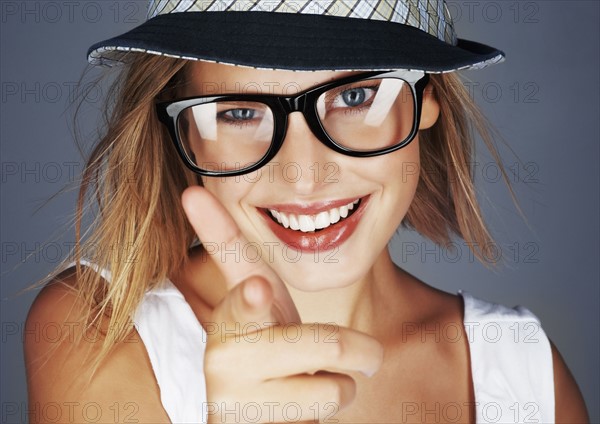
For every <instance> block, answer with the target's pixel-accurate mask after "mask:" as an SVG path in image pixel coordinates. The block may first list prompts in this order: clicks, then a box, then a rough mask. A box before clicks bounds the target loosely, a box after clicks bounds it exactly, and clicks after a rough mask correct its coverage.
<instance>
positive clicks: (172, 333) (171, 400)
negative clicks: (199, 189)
mask: <svg viewBox="0 0 600 424" xmlns="http://www.w3.org/2000/svg"><path fill="white" fill-rule="evenodd" d="M80 263H81V264H82V265H86V266H90V267H92V268H93V269H94V270H95V271H96V272H99V273H100V275H102V277H103V278H104V279H105V280H106V281H108V282H110V272H109V271H108V270H105V269H99V267H98V266H97V265H95V264H93V263H91V262H89V261H87V260H82V261H81V262H80ZM73 265H75V262H72V263H71V264H69V265H68V266H67V267H70V266H73ZM132 319H133V323H134V326H135V329H136V330H137V332H138V334H139V335H140V338H141V339H142V342H143V343H144V346H145V348H146V351H147V353H148V357H149V358H150V363H151V365H152V369H153V371H154V375H155V377H156V381H157V383H158V387H159V389H160V399H161V403H162V405H163V407H164V409H165V411H166V412H167V414H168V415H169V418H170V420H171V422H173V423H205V422H207V400H206V382H205V379H204V351H205V344H206V338H207V335H206V332H205V331H204V329H203V328H202V326H201V325H200V323H199V322H198V320H197V318H196V315H195V314H194V312H193V310H192V308H191V307H190V305H189V304H188V303H187V301H186V300H185V297H184V296H183V294H182V293H181V292H180V291H179V290H178V289H177V287H175V285H174V284H173V283H172V282H171V281H170V280H168V279H167V280H165V281H164V282H163V284H160V285H159V286H158V287H156V288H153V289H152V290H149V291H148V292H146V294H145V295H144V298H143V299H142V301H141V303H140V304H139V306H138V308H137V309H136V311H135V313H134V315H133V317H132Z"/></svg>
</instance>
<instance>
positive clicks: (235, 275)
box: [181, 186, 298, 321]
mask: <svg viewBox="0 0 600 424" xmlns="http://www.w3.org/2000/svg"><path fill="white" fill-rule="evenodd" d="M181 200H182V204H183V209H184V210H185V213H186V215H187V217H188V219H189V221H190V224H191V225H192V227H193V228H194V231H195V232H196V234H197V235H198V238H199V239H200V242H201V243H209V242H210V243H213V246H215V248H216V249H217V251H216V252H213V258H214V260H215V263H216V265H217V267H218V268H219V270H220V271H221V272H222V273H223V275H224V277H225V281H226V284H227V288H228V289H229V290H231V289H232V288H233V287H235V286H237V285H238V284H240V283H241V282H242V281H244V280H246V279H248V278H249V277H251V276H260V277H263V278H264V279H266V280H267V281H268V282H269V283H270V284H271V286H272V287H273V295H274V301H275V305H276V306H277V307H278V309H280V312H282V313H283V317H284V318H288V319H289V320H293V321H298V317H297V312H295V311H296V308H295V306H294V305H293V302H292V299H291V297H290V295H289V292H288V291H287V289H286V287H285V285H284V284H283V282H282V281H281V279H279V277H278V276H277V275H276V274H275V272H274V271H273V270H272V269H271V268H270V267H269V266H268V265H267V264H266V263H265V262H263V261H262V260H258V261H248V260H246V259H245V258H244V255H227V254H226V255H223V254H220V255H218V257H215V253H221V252H222V251H228V252H232V251H234V249H243V248H245V246H248V244H247V243H248V240H246V238H245V237H244V235H243V234H242V232H241V231H240V229H239V227H238V226H237V224H236V223H235V221H234V220H233V218H232V217H231V215H230V214H229V212H228V211H227V209H225V207H224V206H223V205H222V204H221V203H220V202H219V200H218V199H217V198H215V197H214V196H213V195H212V194H211V193H210V192H209V191H208V190H207V189H205V188H204V187H201V186H193V187H188V188H187V189H186V190H185V191H184V192H183V195H182V197H181Z"/></svg>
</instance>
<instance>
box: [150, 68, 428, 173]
mask: <svg viewBox="0 0 600 424" xmlns="http://www.w3.org/2000/svg"><path fill="white" fill-rule="evenodd" d="M380 78H397V79H401V80H403V81H405V82H407V83H408V85H409V86H410V90H411V93H412V95H413V100H414V102H413V104H414V106H413V107H414V110H413V116H414V119H413V126H412V129H411V132H410V134H409V135H408V136H407V137H406V138H405V139H404V140H403V141H401V142H400V143H398V144H395V145H393V146H388V147H384V148H381V149H377V150H372V151H356V150H352V149H348V148H346V147H344V146H341V145H339V144H338V143H336V142H335V141H334V140H333V139H332V138H331V137H330V136H329V135H328V134H327V132H326V131H325V129H324V128H323V125H322V123H321V120H320V119H319V113H318V110H317V100H318V99H319V96H320V95H321V94H323V93H324V92H326V91H329V90H331V89H333V88H335V87H338V86H342V85H346V84H350V83H353V82H357V81H364V80H371V79H380ZM428 82H429V74H428V73H426V72H424V71H414V70H395V71H371V72H364V73H360V74H356V75H351V76H349V77H344V78H340V79H338V80H335V81H332V82H328V83H325V84H321V85H318V86H315V87H311V88H309V89H307V90H304V91H302V92H300V93H298V94H295V95H293V96H281V95H276V94H235V93H232V94H218V95H210V96H192V97H185V98H182V99H177V100H171V101H158V102H157V103H156V104H155V108H156V112H157V115H158V119H159V120H160V122H162V123H163V124H164V125H166V126H167V129H168V130H169V135H170V136H171V140H172V141H173V143H174V145H175V148H176V149H177V152H178V153H179V155H180V156H181V158H182V159H183V162H184V164H185V165H186V166H187V167H188V168H189V169H191V170H192V171H194V172H195V173H196V174H199V175H202V176H207V177H234V176H239V175H244V174H248V173H250V172H252V171H255V170H257V169H259V168H261V167H263V166H264V165H266V164H267V163H268V162H269V161H270V160H271V159H273V158H274V157H275V155H276V154H277V153H278V152H279V150H280V149H281V146H282V145H283V142H284V141H285V136H286V133H287V125H288V116H289V114H290V113H292V112H301V113H302V115H303V116H304V119H305V120H306V123H307V124H308V127H309V128H310V130H311V131H312V133H313V135H314V136H315V137H316V138H317V139H318V140H319V141H320V142H321V143H322V144H324V145H325V146H327V147H329V148H330V149H332V150H334V151H336V152H338V153H341V154H343V155H346V156H353V157H373V156H380V155H385V154H387V153H392V152H394V151H396V150H399V149H401V148H403V147H405V146H407V145H408V144H409V143H410V142H411V141H412V140H413V139H414V138H415V136H416V135H417V132H418V130H419V125H420V122H421V109H422V102H423V91H424V89H425V87H426V86H427V83H428ZM217 100H219V101H248V102H257V103H262V104H265V105H267V106H268V107H270V108H271V110H272V112H273V137H272V138H271V144H270V145H269V149H268V150H267V152H266V153H265V154H264V155H263V157H262V158H260V159H259V160H258V161H256V162H255V163H254V164H252V165H250V166H247V167H245V168H242V169H235V170H228V171H209V170H205V169H202V168H200V167H198V166H197V165H195V164H194V162H193V161H192V160H191V159H190V157H189V156H188V153H187V152H186V150H185V148H184V147H183V142H182V141H181V138H180V137H179V129H178V126H177V120H178V119H179V115H180V114H181V112H182V111H183V110H185V109H187V108H189V107H192V106H197V105H201V104H206V103H212V102H215V101H217ZM311 106H312V107H311Z"/></svg>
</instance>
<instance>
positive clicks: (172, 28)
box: [88, 0, 505, 73]
mask: <svg viewBox="0 0 600 424" xmlns="http://www.w3.org/2000/svg"><path fill="white" fill-rule="evenodd" d="M128 52H143V53H148V54H154V55H163V56H169V57H175V58H182V59H188V60H202V61H209V62H217V63H225V64H232V65H238V66H248V67H253V68H259V69H280V70H297V71H317V70H332V71H339V70H388V69H411V70H420V71H425V72H431V73H440V72H451V71H456V70H460V69H480V68H483V67H486V66H488V65H491V64H494V63H499V62H501V61H503V60H504V56H505V55H504V53H503V52H502V51H500V50H498V49H496V48H493V47H490V46H487V45H485V44H481V43H477V42H474V41H469V40H464V39H460V38H458V37H457V35H456V33H455V31H454V26H453V22H452V17H451V15H450V13H449V11H448V8H447V6H446V3H445V2H444V1H443V0H150V2H149V7H148V19H147V20H146V21H145V22H144V23H142V24H141V25H139V26H137V27H135V28H133V29H132V30H130V31H128V32H126V33H124V34H121V35H119V36H117V37H114V38H110V39H107V40H104V41H101V42H99V43H96V44H94V45H92V46H91V47H90V48H89V50H88V61H89V63H91V64H92V65H105V66H113V65H115V64H119V63H120V62H122V61H123V60H124V56H125V55H127V53H128Z"/></svg>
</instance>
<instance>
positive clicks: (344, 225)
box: [259, 196, 369, 252]
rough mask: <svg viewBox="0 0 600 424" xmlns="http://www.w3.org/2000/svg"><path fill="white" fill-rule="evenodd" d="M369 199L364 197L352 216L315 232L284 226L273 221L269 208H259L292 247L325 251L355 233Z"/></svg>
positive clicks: (338, 244) (268, 223)
mask: <svg viewBox="0 0 600 424" xmlns="http://www.w3.org/2000/svg"><path fill="white" fill-rule="evenodd" d="M368 200H369V196H366V197H364V198H362V199H361V201H360V204H359V205H358V208H357V209H356V210H355V211H354V213H353V214H352V215H351V216H350V217H348V218H345V219H344V220H342V221H339V222H337V223H335V224H333V225H330V226H329V227H327V228H325V229H323V230H320V231H317V232H314V233H303V232H302V231H295V230H291V229H289V228H284V227H282V226H281V225H279V224H278V223H276V222H275V221H273V219H272V218H271V214H270V213H269V211H268V210H266V209H259V211H260V212H261V213H262V215H263V217H264V218H265V220H266V222H267V225H268V226H269V228H270V229H271V231H273V233H274V234H275V235H276V236H277V238H279V240H281V241H282V242H284V243H285V244H286V245H287V246H289V247H290V248H292V249H294V250H298V251H300V252H325V251H328V250H332V249H336V248H338V247H339V246H340V245H341V244H342V243H344V242H345V241H346V240H348V238H349V237H350V236H351V235H352V233H354V230H355V229H356V227H357V226H358V222H359V221H360V218H361V217H362V215H363V213H364V211H365V208H366V206H367V203H368Z"/></svg>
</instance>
